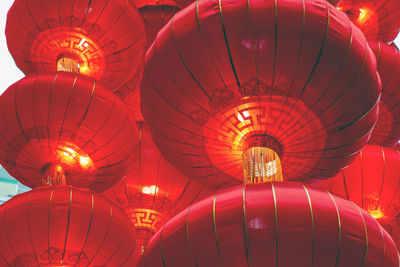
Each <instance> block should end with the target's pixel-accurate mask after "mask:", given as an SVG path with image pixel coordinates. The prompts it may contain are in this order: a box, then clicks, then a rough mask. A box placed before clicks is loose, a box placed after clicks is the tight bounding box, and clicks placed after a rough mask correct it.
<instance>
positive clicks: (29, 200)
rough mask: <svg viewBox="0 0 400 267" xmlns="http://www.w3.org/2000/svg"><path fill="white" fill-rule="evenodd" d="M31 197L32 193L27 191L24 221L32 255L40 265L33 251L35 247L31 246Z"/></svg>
mask: <svg viewBox="0 0 400 267" xmlns="http://www.w3.org/2000/svg"><path fill="white" fill-rule="evenodd" d="M31 199H32V194H31V192H29V196H28V207H27V212H26V221H27V226H28V233H29V235H28V236H29V242H30V243H31V247H32V251H33V256H35V260H36V262H37V264H38V265H40V263H39V260H38V257H37V254H36V251H35V247H34V246H33V241H32V231H31V223H30V222H31V216H30V212H29V210H30V207H31Z"/></svg>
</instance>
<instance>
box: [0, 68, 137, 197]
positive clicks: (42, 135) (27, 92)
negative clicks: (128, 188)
mask: <svg viewBox="0 0 400 267" xmlns="http://www.w3.org/2000/svg"><path fill="white" fill-rule="evenodd" d="M0 114H1V115H0V162H1V165H2V166H3V167H4V168H5V169H6V170H7V171H8V172H9V173H10V174H11V175H12V176H13V177H15V178H16V179H17V180H19V181H20V182H21V183H23V184H25V185H27V186H29V187H37V186H40V185H42V184H70V185H74V186H78V187H86V188H90V189H92V190H94V191H104V190H105V189H106V188H109V187H111V186H112V185H113V184H115V183H116V182H118V181H119V180H120V179H121V178H122V177H124V176H125V175H126V173H127V171H128V170H129V167H130V166H131V164H132V163H133V161H134V160H135V159H134V152H135V151H136V149H137V140H138V133H137V128H136V125H135V122H134V121H133V119H132V118H131V116H130V114H129V110H128V108H127V107H126V105H125V104H123V102H122V101H121V100H120V99H119V98H118V97H117V96H115V95H114V94H113V93H112V92H110V91H108V90H106V89H104V88H103V87H102V86H101V85H99V84H98V83H96V81H95V80H93V79H91V78H89V77H87V76H83V75H79V74H74V73H69V72H59V73H47V74H40V75H32V76H28V77H26V78H24V79H22V80H20V81H19V82H17V83H15V84H13V85H11V86H10V87H9V88H8V89H7V91H5V92H4V93H3V94H2V95H1V96H0Z"/></svg>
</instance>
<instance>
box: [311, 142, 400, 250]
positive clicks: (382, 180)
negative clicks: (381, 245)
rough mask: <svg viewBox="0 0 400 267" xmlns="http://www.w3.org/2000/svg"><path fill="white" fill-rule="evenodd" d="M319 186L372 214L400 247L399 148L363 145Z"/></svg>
mask: <svg viewBox="0 0 400 267" xmlns="http://www.w3.org/2000/svg"><path fill="white" fill-rule="evenodd" d="M319 187H321V188H324V189H327V190H328V191H329V192H331V193H333V194H336V195H338V196H340V197H343V198H346V199H348V200H351V201H353V202H354V203H356V204H357V205H358V206H359V207H361V208H363V209H365V210H366V211H368V212H369V213H370V214H371V215H373V216H374V217H376V218H377V220H378V221H379V222H380V224H381V225H383V227H384V228H385V229H386V230H387V231H388V232H389V233H390V234H391V236H392V238H393V239H394V240H395V242H396V244H397V247H398V248H400V152H398V151H395V150H393V149H389V148H385V147H380V146H372V145H367V146H366V147H365V148H364V149H363V150H362V151H361V154H360V155H359V156H358V157H357V158H356V160H355V161H354V162H353V163H352V164H351V165H350V166H349V167H347V168H346V169H344V170H343V171H341V172H340V173H339V174H338V175H337V176H336V177H334V178H332V179H330V180H328V181H326V182H324V183H322V184H321V185H319Z"/></svg>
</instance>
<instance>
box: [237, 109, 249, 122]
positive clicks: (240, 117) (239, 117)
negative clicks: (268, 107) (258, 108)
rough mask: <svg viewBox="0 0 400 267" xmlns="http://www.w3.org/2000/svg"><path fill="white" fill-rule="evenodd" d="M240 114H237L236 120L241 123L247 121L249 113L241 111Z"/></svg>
mask: <svg viewBox="0 0 400 267" xmlns="http://www.w3.org/2000/svg"><path fill="white" fill-rule="evenodd" d="M242 114H243V116H244V118H243V116H242ZM242 114H240V113H238V114H237V118H238V120H239V121H241V122H244V121H245V120H247V118H248V117H250V113H249V112H248V111H246V110H245V111H243V112H242Z"/></svg>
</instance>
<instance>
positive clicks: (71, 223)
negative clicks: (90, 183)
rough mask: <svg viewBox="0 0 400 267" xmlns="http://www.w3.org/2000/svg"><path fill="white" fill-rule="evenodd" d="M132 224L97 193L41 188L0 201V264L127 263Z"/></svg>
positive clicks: (117, 265) (117, 266)
mask: <svg viewBox="0 0 400 267" xmlns="http://www.w3.org/2000/svg"><path fill="white" fill-rule="evenodd" d="M135 242H136V238H135V228H134V227H133V225H132V224H131V223H130V221H129V219H128V217H127V216H126V215H125V214H124V212H123V211H121V210H120V209H118V208H117V207H115V206H114V205H112V204H111V203H110V202H109V201H107V199H105V198H104V197H102V196H100V195H99V194H96V193H92V192H90V191H88V190H83V189H78V188H75V187H70V186H52V187H48V186H47V187H40V188H36V189H34V190H32V191H29V192H26V193H23V194H19V195H17V196H15V197H13V198H12V199H11V200H9V201H7V202H6V203H4V204H3V205H1V206H0V266H19V267H21V266H23V267H32V266H115V267H120V266H132V265H127V264H126V263H128V262H129V261H130V258H131V255H132V251H133V249H134V248H135Z"/></svg>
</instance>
